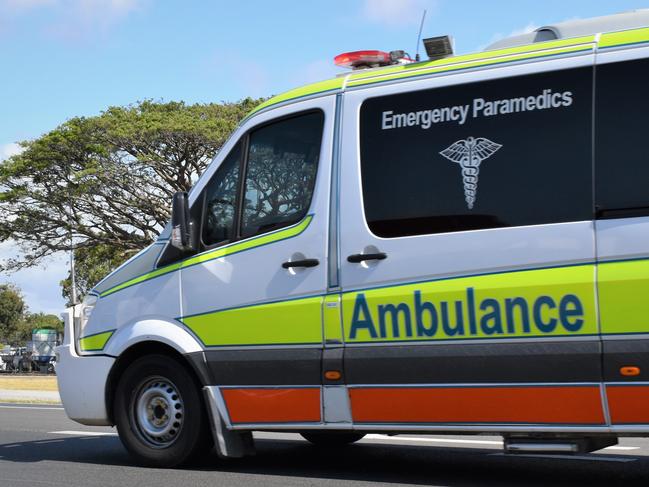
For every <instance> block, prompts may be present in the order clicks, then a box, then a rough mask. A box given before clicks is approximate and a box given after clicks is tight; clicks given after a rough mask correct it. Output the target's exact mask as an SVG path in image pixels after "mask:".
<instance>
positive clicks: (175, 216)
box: [171, 191, 195, 252]
mask: <svg viewBox="0 0 649 487" xmlns="http://www.w3.org/2000/svg"><path fill="white" fill-rule="evenodd" d="M192 227H193V225H192V221H191V218H190V216H189V200H188V198H187V192H185V191H178V192H177V193H175V194H174V197H173V200H172V205H171V245H172V246H174V247H176V248H177V249H179V250H182V251H183V252H185V251H188V250H194V249H195V242H194V238H193V232H192Z"/></svg>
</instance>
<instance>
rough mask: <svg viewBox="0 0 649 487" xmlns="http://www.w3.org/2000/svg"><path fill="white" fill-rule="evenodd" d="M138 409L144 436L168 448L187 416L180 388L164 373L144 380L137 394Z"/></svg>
mask: <svg viewBox="0 0 649 487" xmlns="http://www.w3.org/2000/svg"><path fill="white" fill-rule="evenodd" d="M134 413H135V415H134V417H135V418H134V419H135V422H136V426H137V430H138V432H139V434H140V436H141V437H142V439H143V440H145V441H146V442H147V443H149V444H150V445H151V446H153V447H155V448H166V447H168V446H170V445H171V444H172V443H174V442H175V441H176V439H177V438H178V435H179V433H180V431H181V430H182V427H183V422H184V416H185V411H184V407H183V401H182V397H181V396H180V394H179V393H178V388H177V387H176V386H175V385H174V384H173V383H172V382H171V381H169V380H167V379H164V378H162V377H153V378H149V379H147V380H145V381H144V382H143V383H142V385H141V386H140V387H139V389H138V392H137V394H136V396H135V403H134Z"/></svg>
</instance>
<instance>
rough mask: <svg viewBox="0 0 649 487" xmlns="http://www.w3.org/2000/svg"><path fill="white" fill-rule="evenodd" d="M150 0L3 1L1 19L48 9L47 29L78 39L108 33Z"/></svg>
mask: <svg viewBox="0 0 649 487" xmlns="http://www.w3.org/2000/svg"><path fill="white" fill-rule="evenodd" d="M147 1H149V0H0V20H3V17H4V20H5V23H7V24H8V22H6V19H7V18H13V19H15V18H19V17H22V16H26V15H28V14H30V13H32V12H36V11H40V10H44V9H47V10H48V14H49V15H48V20H47V21H46V22H45V24H44V28H43V30H44V31H45V32H46V33H48V34H50V35H53V36H55V37H59V38H66V39H78V38H80V37H88V36H90V35H96V34H100V35H103V34H105V33H106V32H107V31H108V30H109V29H110V28H111V27H113V26H114V25H115V24H117V23H118V22H120V21H121V20H123V19H124V18H126V17H127V16H128V15H129V14H130V13H132V12H133V11H135V10H137V9H139V8H141V7H142V6H143V4H144V3H145V2H147Z"/></svg>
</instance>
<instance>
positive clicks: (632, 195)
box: [595, 59, 649, 216]
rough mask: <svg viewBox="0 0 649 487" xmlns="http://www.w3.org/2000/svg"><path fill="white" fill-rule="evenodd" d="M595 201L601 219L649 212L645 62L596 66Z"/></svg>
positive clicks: (648, 83) (648, 72) (648, 105)
mask: <svg viewBox="0 0 649 487" xmlns="http://www.w3.org/2000/svg"><path fill="white" fill-rule="evenodd" d="M596 73H597V75H596V88H597V94H596V99H595V110H596V116H595V202H596V204H597V207H598V209H599V211H600V214H601V215H603V216H615V215H616V212H615V210H633V209H645V210H649V144H647V143H646V140H647V135H648V134H649V118H648V116H649V115H648V114H649V94H648V93H647V89H648V87H649V60H647V59H641V60H637V61H624V62H617V63H610V64H602V65H599V66H597V72H596Z"/></svg>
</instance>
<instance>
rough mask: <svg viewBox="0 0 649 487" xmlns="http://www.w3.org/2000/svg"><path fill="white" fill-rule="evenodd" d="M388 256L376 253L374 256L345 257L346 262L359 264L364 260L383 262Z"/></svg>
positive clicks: (354, 255) (357, 255) (355, 255)
mask: <svg viewBox="0 0 649 487" xmlns="http://www.w3.org/2000/svg"><path fill="white" fill-rule="evenodd" d="M387 258H388V255H387V254H386V253H385V252H376V253H375V254H352V255H350V256H349V257H347V262H351V263H352V264H359V263H361V262H363V261H366V260H384V259H387Z"/></svg>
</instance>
